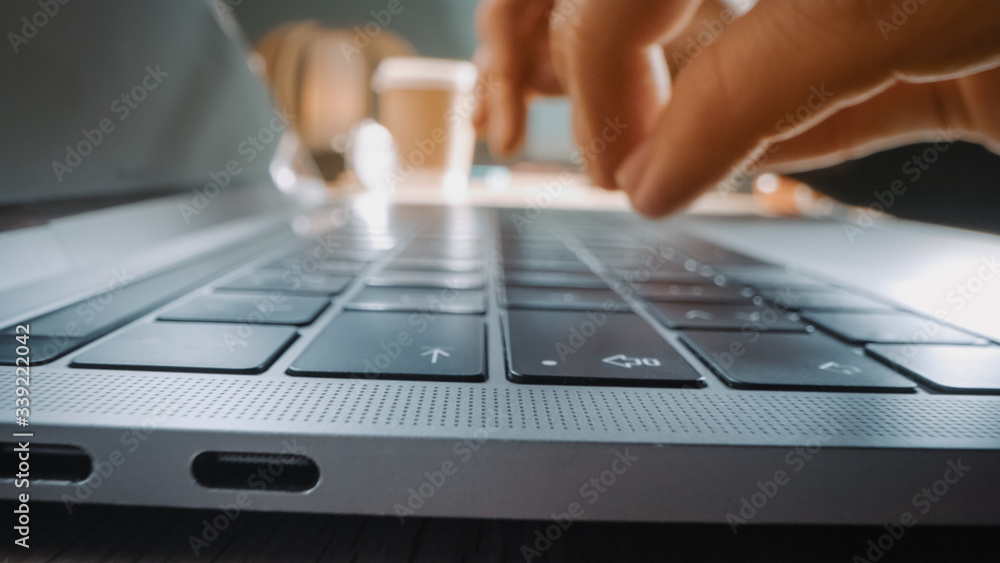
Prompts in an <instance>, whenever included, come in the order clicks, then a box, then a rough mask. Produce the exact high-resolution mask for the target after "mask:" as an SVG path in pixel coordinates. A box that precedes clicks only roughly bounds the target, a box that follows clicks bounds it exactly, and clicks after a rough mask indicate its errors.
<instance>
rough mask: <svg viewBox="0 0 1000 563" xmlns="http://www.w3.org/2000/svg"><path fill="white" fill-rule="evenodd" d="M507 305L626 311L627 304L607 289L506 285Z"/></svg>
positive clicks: (529, 307) (527, 307) (530, 307)
mask: <svg viewBox="0 0 1000 563" xmlns="http://www.w3.org/2000/svg"><path fill="white" fill-rule="evenodd" d="M505 302H506V304H507V306H508V307H515V308H525V309H578V310H588V311H589V310H601V309H603V310H605V311H628V310H629V306H628V304H627V303H625V301H624V300H623V299H622V298H621V296H619V295H618V294H617V293H615V292H613V291H611V290H609V289H587V288H555V287H552V288H541V287H507V288H506V301H505Z"/></svg>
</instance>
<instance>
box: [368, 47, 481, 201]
mask: <svg viewBox="0 0 1000 563" xmlns="http://www.w3.org/2000/svg"><path fill="white" fill-rule="evenodd" d="M477 76H478V75H477V71H476V67H475V65H473V64H472V63H470V62H468V61H454V60H446V59H430V58H422V57H391V58H387V59H385V60H383V61H382V63H381V64H380V65H379V67H378V69H377V70H376V71H375V75H374V76H373V77H372V88H374V90H375V92H377V93H378V116H379V122H380V123H381V124H382V125H384V126H385V128H386V129H388V130H389V132H390V133H391V134H392V138H393V140H394V141H395V142H396V147H397V149H398V151H399V174H398V178H397V180H398V181H397V183H398V184H400V185H403V186H410V185H420V186H428V185H437V186H439V187H441V188H442V189H444V190H445V191H447V192H455V191H461V190H464V189H465V188H466V186H467V185H468V178H469V171H470V170H471V168H472V156H473V152H474V150H475V145H476V132H475V129H474V128H473V125H472V113H473V111H474V110H475V104H476V100H475V96H474V94H473V90H474V88H475V85H476V80H477Z"/></svg>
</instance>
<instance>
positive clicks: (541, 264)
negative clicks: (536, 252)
mask: <svg viewBox="0 0 1000 563" xmlns="http://www.w3.org/2000/svg"><path fill="white" fill-rule="evenodd" d="M503 267H504V269H505V270H508V271H511V270H524V271H533V270H547V271H553V270H555V271H559V272H590V271H591V270H590V266H588V265H586V264H584V263H583V262H581V261H580V260H527V259H516V260H504V262H503Z"/></svg>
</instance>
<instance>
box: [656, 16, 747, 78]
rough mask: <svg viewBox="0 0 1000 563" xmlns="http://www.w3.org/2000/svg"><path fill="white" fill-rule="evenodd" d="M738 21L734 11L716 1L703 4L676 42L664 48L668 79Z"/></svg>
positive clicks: (665, 45) (666, 44)
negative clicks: (668, 72) (668, 73)
mask: <svg viewBox="0 0 1000 563" xmlns="http://www.w3.org/2000/svg"><path fill="white" fill-rule="evenodd" d="M737 17H738V13H737V10H734V9H733V8H731V7H729V6H727V5H725V4H723V3H722V2H720V1H719V0H704V1H703V2H702V3H701V5H700V6H698V9H697V11H696V12H695V13H694V14H693V15H692V17H691V21H690V22H689V23H688V25H687V26H685V28H684V30H683V31H681V32H680V33H679V34H678V35H677V37H676V38H673V39H671V40H670V41H668V42H665V43H664V44H663V55H664V58H665V59H666V61H667V64H668V65H669V66H670V75H671V76H676V75H677V73H678V72H680V71H681V69H683V68H684V67H685V66H687V64H688V63H690V62H691V61H692V60H694V59H695V58H697V57H698V55H699V54H701V52H702V51H704V50H705V47H708V46H709V45H711V44H712V43H714V42H715V40H716V39H718V38H719V36H720V35H722V33H723V32H724V31H725V30H726V28H727V27H728V26H729V25H731V24H732V23H733V22H734V21H736V18H737Z"/></svg>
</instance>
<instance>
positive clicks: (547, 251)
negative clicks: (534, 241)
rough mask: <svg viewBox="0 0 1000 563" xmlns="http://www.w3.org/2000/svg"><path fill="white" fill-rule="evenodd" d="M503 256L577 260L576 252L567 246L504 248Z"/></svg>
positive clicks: (506, 257)
mask: <svg viewBox="0 0 1000 563" xmlns="http://www.w3.org/2000/svg"><path fill="white" fill-rule="evenodd" d="M503 258H504V259H505V260H553V261H564V262H573V261H575V260H577V257H576V253H575V252H573V251H572V250H570V249H568V248H565V247H561V248H531V247H528V248H518V249H504V252H503Z"/></svg>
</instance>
